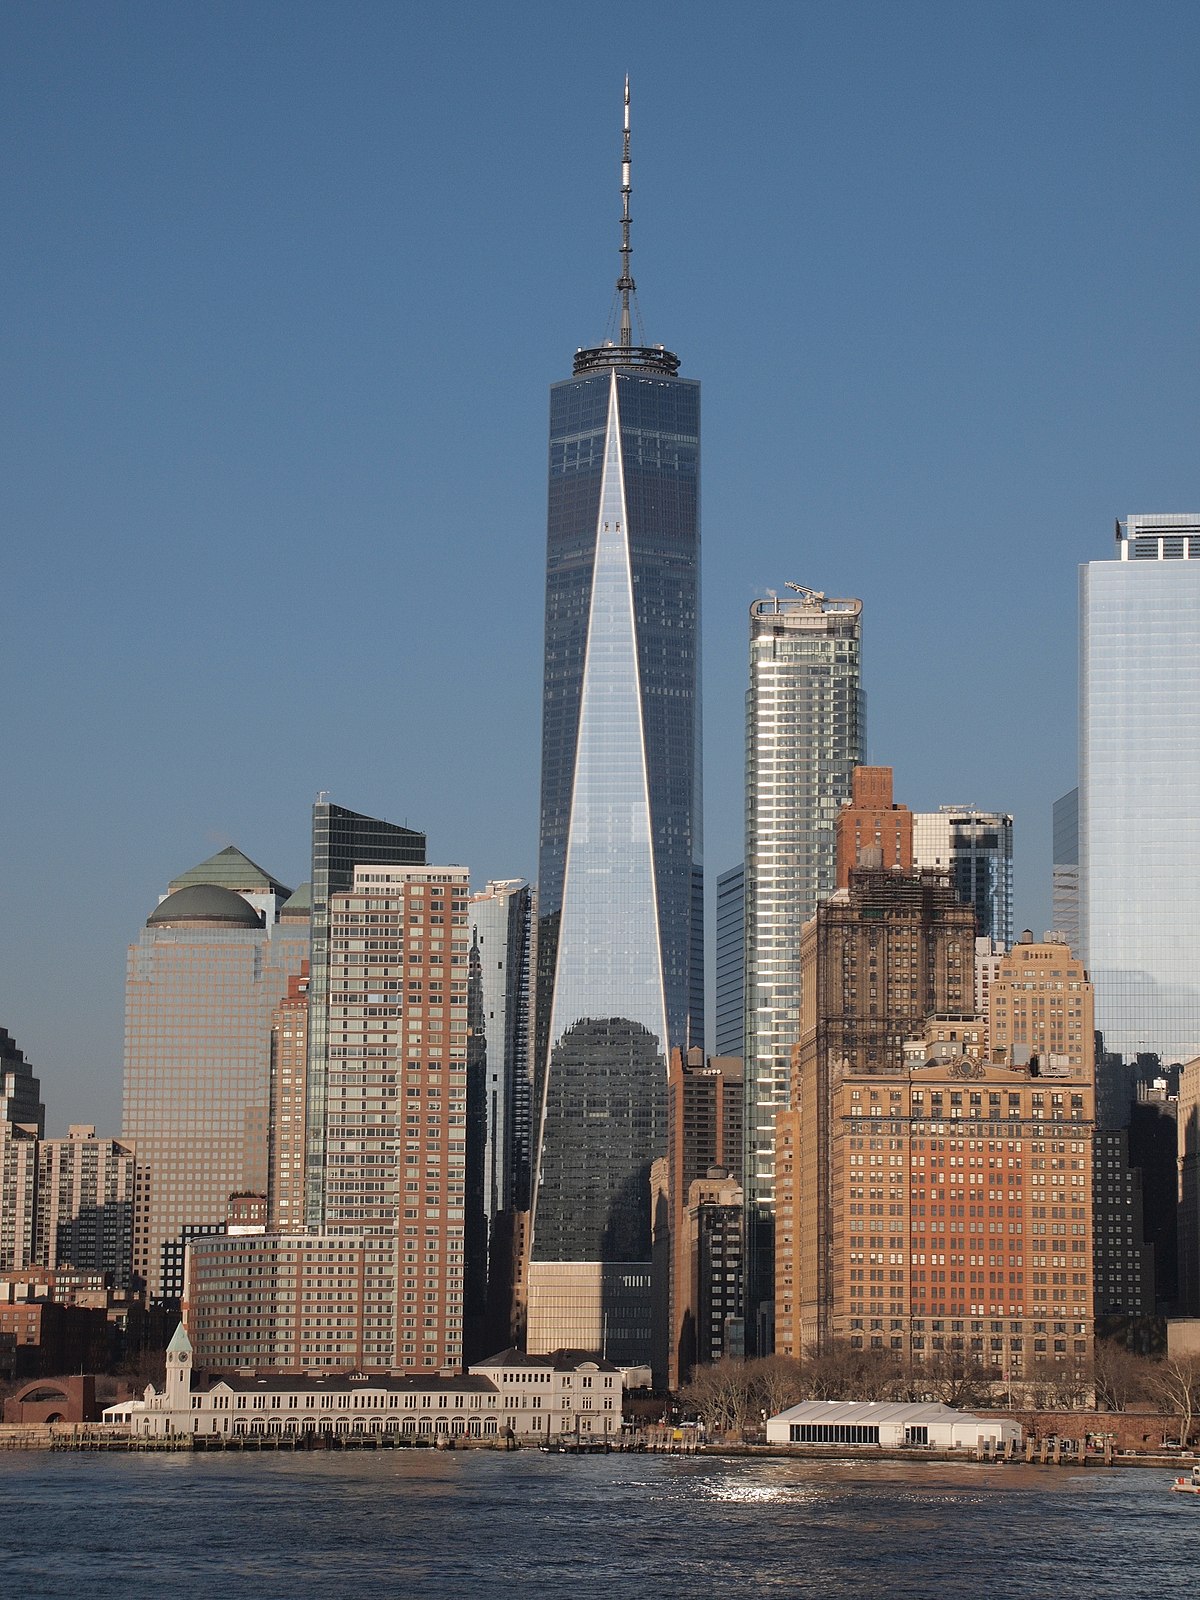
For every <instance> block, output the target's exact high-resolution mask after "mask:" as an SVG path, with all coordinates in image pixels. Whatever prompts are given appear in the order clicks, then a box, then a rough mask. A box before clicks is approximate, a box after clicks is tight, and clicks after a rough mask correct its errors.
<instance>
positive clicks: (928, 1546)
mask: <svg viewBox="0 0 1200 1600" xmlns="http://www.w3.org/2000/svg"><path fill="white" fill-rule="evenodd" d="M1170 1482H1171V1474H1170V1473H1166V1472H1161V1471H1136V1470H1125V1471H1106V1470H1104V1469H1101V1468H1088V1469H1086V1470H1078V1471H1076V1470H1072V1469H1063V1468H1057V1469H1056V1468H1039V1467H1026V1466H985V1465H979V1464H975V1463H963V1464H961V1465H959V1464H954V1465H939V1464H936V1463H928V1462H914V1463H912V1464H909V1463H891V1462H875V1463H870V1462H867V1463H855V1462H812V1461H792V1460H780V1459H772V1460H746V1459H738V1460H721V1459H718V1458H711V1457H673V1456H644V1455H611V1456H586V1457H578V1458H573V1457H563V1456H548V1455H542V1454H540V1453H539V1452H537V1451H532V1450H523V1451H520V1452H518V1453H516V1454H507V1455H506V1454H502V1453H492V1452H483V1451H469V1452H468V1451H462V1452H456V1453H448V1454H439V1453H435V1452H432V1451H395V1452H386V1453H376V1452H371V1453H357V1452H349V1453H346V1454H341V1453H335V1454H330V1453H324V1452H322V1453H318V1454H303V1455H279V1454H275V1453H269V1454H262V1455H241V1454H238V1455H192V1454H190V1453H187V1452H180V1453H171V1454H156V1455H127V1454H120V1455H117V1454H110V1453H105V1454H71V1453H61V1454H60V1453H54V1454H51V1453H49V1452H40V1451H39V1452H29V1453H27V1454H21V1453H12V1454H9V1455H7V1456H0V1594H2V1595H3V1596H4V1600H18V1597H21V1600H23V1597H25V1596H30V1597H32V1596H39V1597H42V1596H71V1597H73V1600H79V1597H83V1596H86V1597H87V1600H107V1597H109V1596H112V1597H114V1600H115V1597H122V1600H128V1597H130V1596H141V1595H150V1594H154V1595H157V1596H163V1597H166V1600H194V1597H204V1600H240V1597H242V1596H255V1597H256V1600H273V1597H276V1596H279V1597H284V1596H286V1597H289V1600H308V1597H317V1596H321V1597H322V1600H329V1597H333V1600H340V1597H347V1600H349V1597H358V1596H364V1597H365V1596H370V1597H372V1600H387V1597H392V1596H410V1595H411V1596H418V1595H420V1596H443V1595H444V1596H455V1597H457V1596H464V1597H466V1596H471V1597H489V1596H505V1597H509V1600H517V1597H518V1596H520V1597H523V1596H525V1595H527V1594H528V1595H536V1596H547V1597H557V1596H572V1597H585V1596H592V1595H596V1596H601V1595H612V1596H620V1597H624V1596H629V1597H635V1596H636V1597H638V1600H651V1597H653V1600H658V1597H672V1596H676V1595H679V1596H685V1595H686V1596H696V1597H705V1596H713V1597H717V1596H723V1597H724V1596H758V1595H780V1596H784V1595H813V1596H819V1597H821V1600H842V1597H847V1596H886V1597H889V1600H895V1597H905V1596H913V1597H930V1596H937V1597H938V1600H952V1597H958V1596H963V1597H967V1596H970V1597H971V1600H977V1597H979V1596H982V1595H984V1594H998V1595H1019V1596H1021V1597H1022V1600H1039V1597H1043V1596H1044V1597H1047V1600H1049V1597H1055V1600H1061V1597H1066V1596H1075V1595H1085V1594H1086V1595H1087V1596H1089V1600H1100V1597H1107V1596H1113V1597H1117V1596H1119V1597H1121V1600H1130V1597H1135V1596H1139V1595H1153V1596H1154V1597H1155V1600H1174V1597H1176V1596H1178V1597H1181V1600H1182V1597H1184V1596H1188V1597H1189V1600H1190V1597H1192V1596H1194V1595H1195V1594H1196V1593H1197V1585H1198V1583H1200V1578H1198V1573H1200V1501H1196V1500H1194V1499H1193V1498H1192V1497H1191V1496H1183V1495H1173V1494H1171V1493H1170V1492H1169V1490H1170Z"/></svg>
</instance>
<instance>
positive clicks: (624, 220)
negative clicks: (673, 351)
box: [617, 73, 636, 350]
mask: <svg viewBox="0 0 1200 1600" xmlns="http://www.w3.org/2000/svg"><path fill="white" fill-rule="evenodd" d="M630 192H631V191H630V183H629V74H628V73H626V74H625V144H624V147H623V149H622V153H621V276H620V277H619V278H618V279H617V292H618V293H619V294H620V296H621V337H620V347H621V349H622V350H628V349H630V347H631V346H632V344H633V324H632V322H631V320H630V316H629V297H630V295H632V294H634V293H635V292H636V286H635V284H634V281H633V278H632V276H631V274H630V271H629V257H630V256H631V255H632V253H633V246H632V245H631V244H630V242H629V195H630Z"/></svg>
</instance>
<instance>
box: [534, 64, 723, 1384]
mask: <svg viewBox="0 0 1200 1600" xmlns="http://www.w3.org/2000/svg"><path fill="white" fill-rule="evenodd" d="M621 176H622V187H621V198H622V218H621V252H620V253H621V273H620V277H619V278H618V280H617V290H616V300H615V307H614V315H615V316H617V317H618V318H619V322H618V326H617V327H616V329H615V332H616V334H617V337H616V338H615V339H612V340H610V341H609V342H606V343H604V344H602V345H600V346H598V347H596V348H594V349H581V350H579V351H577V352H576V355H575V361H574V371H573V373H572V376H571V377H570V378H569V379H567V380H566V381H564V382H562V383H558V384H555V385H554V387H553V388H552V390H551V395H550V463H549V465H550V486H549V515H548V528H547V552H546V633H545V674H544V687H543V705H542V718H543V720H542V787H541V834H540V860H539V949H538V973H539V993H538V1008H537V1009H538V1017H537V1079H538V1081H537V1090H538V1101H537V1103H538V1104H539V1105H540V1120H541V1127H540V1153H539V1161H538V1166H537V1181H536V1186H535V1193H534V1197H533V1216H532V1221H531V1242H530V1259H529V1277H528V1285H527V1287H528V1342H529V1349H530V1350H531V1351H547V1350H552V1349H557V1348H559V1347H570V1348H575V1349H588V1350H594V1351H600V1352H603V1353H605V1354H607V1356H608V1357H609V1359H611V1360H615V1361H644V1360H648V1359H649V1351H650V1222H651V1219H650V1164H651V1162H652V1160H653V1159H654V1158H655V1157H656V1156H659V1155H661V1154H663V1153H664V1151H665V1146H666V1125H665V1107H666V1064H667V1053H668V1050H669V1049H670V1048H671V1047H673V1046H677V1045H678V1046H683V1047H685V1048H686V1047H687V1046H689V1045H700V1044H702V1042H703V1041H702V1027H703V909H702V907H703V880H702V867H701V809H700V648H699V646H700V633H699V628H700V618H699V601H700V582H699V576H700V523H699V460H700V386H699V384H698V383H696V382H695V381H694V380H692V379H688V378H681V377H680V376H679V359H678V357H677V356H675V355H672V354H671V352H670V351H668V350H666V349H664V348H663V346H662V345H648V344H646V343H645V342H644V338H643V339H642V342H639V343H636V344H635V343H634V338H633V327H632V318H633V315H634V314H635V312H636V302H635V300H634V283H633V278H632V276H631V275H630V221H629V201H630V165H629V88H628V84H626V89H625V129H624V151H623V162H622V175H621Z"/></svg>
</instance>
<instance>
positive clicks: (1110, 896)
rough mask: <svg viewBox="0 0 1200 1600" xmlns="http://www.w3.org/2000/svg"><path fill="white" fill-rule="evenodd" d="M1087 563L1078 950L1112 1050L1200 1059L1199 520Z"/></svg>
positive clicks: (1128, 528) (1129, 531) (1149, 526)
mask: <svg viewBox="0 0 1200 1600" xmlns="http://www.w3.org/2000/svg"><path fill="white" fill-rule="evenodd" d="M1117 554H1118V558H1119V559H1117V560H1114V561H1092V562H1089V563H1088V564H1087V565H1086V566H1084V567H1081V568H1080V675H1079V676H1080V720H1079V780H1080V783H1079V871H1080V923H1081V935H1082V944H1083V951H1082V954H1083V959H1084V961H1085V963H1086V965H1087V967H1088V969H1089V972H1090V975H1091V979H1092V982H1093V983H1094V984H1095V986H1096V1026H1097V1027H1098V1028H1099V1029H1100V1031H1101V1032H1102V1033H1103V1035H1104V1044H1105V1049H1106V1051H1109V1052H1117V1053H1119V1054H1121V1055H1123V1056H1124V1057H1125V1058H1126V1059H1127V1060H1132V1059H1133V1057H1134V1056H1136V1055H1137V1054H1139V1053H1140V1052H1144V1051H1153V1052H1156V1053H1157V1054H1159V1055H1160V1056H1161V1057H1162V1059H1163V1061H1164V1062H1173V1061H1187V1060H1189V1059H1190V1058H1191V1057H1193V1056H1196V1055H1197V1054H1200V917H1198V915H1197V907H1198V906H1200V807H1198V806H1197V803H1196V795H1197V790H1198V789H1200V517H1193V516H1186V517H1184V516H1153V517H1130V518H1129V519H1128V521H1127V522H1126V523H1124V524H1122V525H1121V526H1120V528H1119V531H1118V548H1117Z"/></svg>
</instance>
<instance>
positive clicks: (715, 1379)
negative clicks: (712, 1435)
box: [679, 1360, 754, 1435]
mask: <svg viewBox="0 0 1200 1600" xmlns="http://www.w3.org/2000/svg"><path fill="white" fill-rule="evenodd" d="M749 1365H750V1363H748V1362H745V1361H735V1360H725V1361H717V1362H715V1363H714V1364H713V1365H712V1366H707V1367H697V1368H696V1370H695V1371H694V1372H693V1374H692V1380H691V1382H690V1383H688V1384H685V1385H684V1387H683V1389H682V1390H681V1391H680V1395H679V1398H680V1399H681V1400H682V1402H683V1404H684V1406H685V1407H686V1408H687V1409H688V1410H689V1411H694V1412H695V1413H696V1415H697V1416H698V1417H699V1418H700V1420H701V1422H703V1423H704V1426H705V1427H706V1428H708V1429H710V1430H717V1429H719V1430H720V1431H721V1432H722V1433H731V1434H739V1435H740V1434H741V1433H742V1432H743V1431H744V1429H745V1427H746V1423H747V1421H748V1420H749V1417H750V1415H751V1412H752V1411H753V1409H754V1406H753V1398H754V1397H753V1384H752V1381H751V1375H750V1373H749V1371H748V1367H749Z"/></svg>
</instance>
